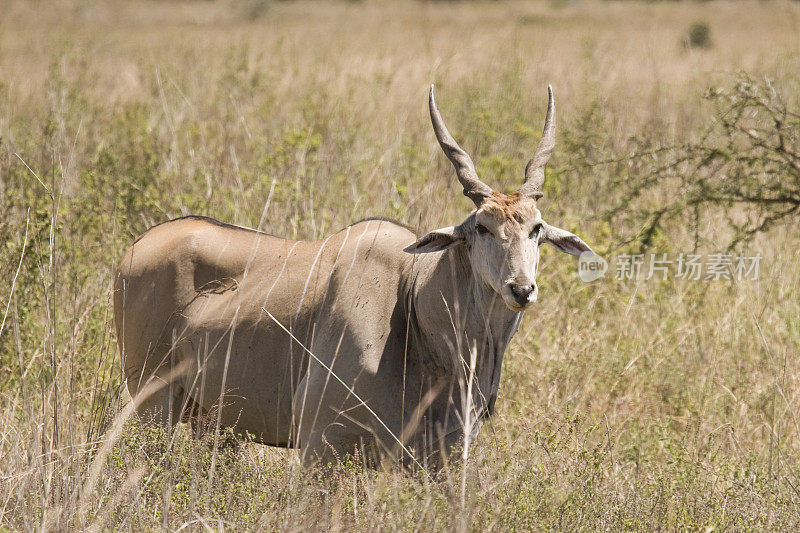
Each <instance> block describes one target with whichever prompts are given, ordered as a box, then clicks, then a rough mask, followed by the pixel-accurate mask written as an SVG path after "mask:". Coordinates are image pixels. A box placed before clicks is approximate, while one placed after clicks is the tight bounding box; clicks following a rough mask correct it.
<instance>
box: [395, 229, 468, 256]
mask: <svg viewBox="0 0 800 533" xmlns="http://www.w3.org/2000/svg"><path fill="white" fill-rule="evenodd" d="M464 242H466V239H464V232H463V230H462V229H461V226H450V227H447V228H441V229H437V230H434V231H432V232H430V233H428V234H427V235H425V236H423V237H420V238H419V239H417V242H415V243H413V244H409V245H408V246H406V247H405V248H403V251H404V252H408V253H410V254H424V253H427V252H439V251H441V250H446V249H448V248H451V247H453V246H456V245H458V244H463V243H464Z"/></svg>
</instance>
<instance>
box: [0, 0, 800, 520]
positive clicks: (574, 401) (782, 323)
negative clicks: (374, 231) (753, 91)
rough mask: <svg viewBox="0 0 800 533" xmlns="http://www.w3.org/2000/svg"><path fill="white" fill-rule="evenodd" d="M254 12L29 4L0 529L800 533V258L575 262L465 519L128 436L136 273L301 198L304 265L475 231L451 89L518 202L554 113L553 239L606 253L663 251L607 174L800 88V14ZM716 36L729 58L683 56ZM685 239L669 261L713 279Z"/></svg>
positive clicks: (494, 434)
mask: <svg viewBox="0 0 800 533" xmlns="http://www.w3.org/2000/svg"><path fill="white" fill-rule="evenodd" d="M253 5H255V4H253V3H247V6H245V7H242V4H237V3H235V2H232V1H217V2H155V1H154V2H122V1H111V0H109V1H107V2H100V1H94V2H68V1H58V2H54V3H52V4H50V3H45V2H14V1H8V0H4V1H0V12H2V13H3V15H2V18H0V247H2V250H3V253H2V256H0V273H1V274H2V279H4V280H5V282H3V283H2V284H0V303H2V306H0V312H2V313H3V319H4V326H3V329H2V332H0V420H1V422H0V529H2V528H9V529H72V528H88V527H92V528H95V529H104V528H123V529H132V530H141V529H159V528H167V529H179V528H182V527H186V528H188V529H192V530H199V529H208V528H211V529H223V528H230V529H236V530H238V529H287V530H308V529H325V528H328V529H337V530H340V529H348V530H349V529H353V528H356V529H379V528H380V529H403V530H412V529H413V530H417V529H418V530H429V529H442V530H449V529H474V530H484V529H489V528H493V529H498V530H511V529H518V530H544V529H557V530H575V529H584V530H586V529H588V530H598V529H602V530H606V529H607V530H618V529H636V530H653V529H670V530H672V529H707V528H714V529H734V530H740V529H766V528H770V529H780V530H791V529H797V528H798V526H800V509H798V504H800V465H798V458H800V428H799V427H798V421H797V416H798V414H799V413H800V390H798V386H799V385H798V384H800V357H799V355H800V309H799V307H800V287H799V286H798V284H799V283H800V282H799V281H798V280H800V267H799V266H798V264H800V262H798V260H797V251H796V250H797V245H798V242H800V235H798V234H797V231H796V230H795V228H791V227H789V228H783V229H781V230H780V231H775V232H773V233H772V234H769V235H765V236H762V237H761V238H759V239H758V240H757V241H756V242H754V243H753V244H752V245H751V248H750V249H749V250H748V252H750V253H754V252H756V251H759V252H761V253H762V254H763V255H764V258H765V259H764V261H763V263H762V275H761V277H760V279H759V281H758V282H750V283H735V284H732V283H726V282H717V283H697V282H680V281H677V280H670V281H667V282H663V283H662V282H655V281H650V282H641V283H633V282H621V281H616V280H614V279H606V280H605V281H602V282H596V283H594V284H590V285H589V284H583V283H581V282H579V281H578V279H577V277H576V276H575V266H574V264H573V262H572V261H570V260H569V259H565V257H563V256H557V255H556V254H555V253H551V251H550V250H546V251H545V252H544V257H543V267H542V273H541V275H540V276H539V279H540V283H541V292H540V294H541V298H540V299H541V303H540V304H539V306H538V307H537V308H536V309H535V310H534V311H531V312H530V313H528V315H529V316H527V317H526V318H525V320H524V322H523V326H522V329H521V330H520V332H519V334H518V335H517V336H516V338H515V340H514V342H513V345H512V347H511V349H510V352H509V353H508V354H507V357H506V359H505V368H504V375H503V380H502V384H501V388H500V398H499V402H498V409H499V412H498V414H497V416H496V417H495V418H494V419H493V421H492V423H491V424H490V425H488V426H486V427H485V428H484V430H483V432H482V434H481V437H480V439H479V441H478V442H477V444H476V445H475V446H474V448H473V450H472V456H471V457H470V459H469V460H468V461H467V463H466V466H465V468H466V472H467V487H468V497H467V498H466V499H465V501H464V502H462V501H461V498H460V494H459V490H458V486H459V475H460V472H457V471H446V472H445V473H444V475H443V476H442V477H441V478H440V479H437V480H435V481H431V480H428V479H426V478H425V477H424V476H419V477H415V476H409V475H404V474H400V473H397V472H379V473H375V472H363V471H361V469H360V468H359V467H358V466H356V465H352V464H348V465H344V466H342V467H341V468H340V469H339V470H337V471H336V472H334V473H332V474H329V475H328V476H327V477H325V476H321V475H320V474H319V473H317V472H313V471H307V470H303V469H301V468H299V466H298V464H297V458H296V456H295V454H294V452H290V451H289V452H287V451H283V450H275V449H271V448H266V447H262V446H258V445H255V444H245V445H243V446H241V447H239V448H236V447H226V448H224V449H223V450H222V452H221V455H220V458H219V459H218V464H217V466H216V473H215V476H214V478H213V480H211V481H209V473H208V468H209V464H210V461H211V455H212V450H211V449H210V447H209V446H208V445H207V444H203V443H198V442H195V441H193V440H192V439H190V438H189V437H188V435H187V433H188V432H187V430H186V428H180V429H179V430H178V431H177V432H176V433H174V434H172V435H164V434H160V433H158V432H156V431H153V430H151V429H148V428H142V427H139V426H138V424H136V423H135V421H132V420H127V419H125V418H124V414H125V411H124V405H125V402H126V398H127V397H126V395H125V393H124V392H121V388H120V376H119V366H118V363H117V355H116V344H115V340H114V339H113V334H112V328H111V325H110V324H111V323H110V320H109V314H110V312H111V309H110V305H109V287H110V272H111V268H112V266H113V265H114V263H115V259H116V257H118V256H119V255H120V254H121V252H122V251H123V250H124V249H125V247H126V246H127V245H128V244H129V243H130V241H131V238H132V237H133V236H134V235H136V234H138V233H139V232H141V231H143V230H144V229H146V228H147V227H148V226H149V225H151V224H153V223H155V222H158V221H162V220H165V219H167V218H171V217H174V216H179V215H181V214H183V213H188V212H193V213H195V214H206V215H211V216H215V217H217V218H220V219H222V220H226V221H230V222H235V223H240V224H246V225H250V226H257V225H259V221H260V220H261V218H262V212H263V210H264V206H265V202H266V200H267V197H268V196H269V194H270V190H271V189H273V187H274V190H273V192H272V200H271V202H270V204H269V210H268V211H267V215H266V217H265V218H264V223H263V224H262V227H263V228H264V229H267V230H269V231H271V232H274V233H276V234H280V235H285V236H290V237H297V238H314V237H318V236H321V235H323V234H326V233H328V232H330V231H332V230H335V229H338V228H339V227H342V226H344V225H346V224H347V223H349V222H352V221H353V220H356V219H358V218H360V217H362V216H365V215H376V214H386V215H389V216H393V217H396V218H399V219H401V220H403V221H406V222H408V223H410V224H411V225H413V226H418V227H420V228H423V229H428V228H432V227H439V226H441V225H444V224H445V223H448V224H449V223H453V222H456V221H458V220H460V218H461V217H463V216H464V215H465V214H466V213H467V210H468V208H469V202H468V201H467V200H466V199H464V198H462V197H461V196H460V193H459V188H458V187H457V186H456V184H455V179H454V176H453V174H452V171H451V169H450V168H449V164H448V163H447V162H446V160H445V158H444V157H443V156H442V155H441V154H440V152H439V151H438V147H437V146H436V144H435V141H434V139H433V136H432V134H431V133H430V126H429V123H428V118H427V114H426V108H425V97H426V90H427V87H428V85H429V84H430V83H431V82H436V83H437V87H438V94H437V96H438V99H439V100H440V106H441V108H442V112H443V113H444V114H445V116H446V119H447V121H448V125H449V126H450V128H451V130H452V131H453V133H454V134H455V135H456V137H457V138H458V139H459V141H462V142H461V144H462V145H463V146H464V147H465V148H467V149H468V150H469V151H471V152H472V153H473V154H474V157H475V159H476V161H477V164H478V168H479V171H481V172H482V174H483V176H484V178H485V179H486V180H487V181H489V182H491V183H493V184H497V185H498V186H499V187H504V188H506V189H510V188H512V187H513V186H514V185H516V184H517V183H518V182H519V181H520V180H521V178H522V169H523V165H524V161H525V160H526V156H528V155H529V154H530V152H531V150H532V147H533V146H535V142H536V141H537V140H538V135H539V127H540V123H541V120H542V118H543V115H544V106H545V98H546V91H545V87H546V84H547V83H552V84H553V86H554V87H555V89H556V95H557V101H558V104H559V127H560V130H559V145H558V147H557V153H556V155H555V157H554V162H553V163H554V164H553V166H552V172H551V173H550V174H549V175H548V182H547V186H546V187H547V188H546V193H547V196H546V200H545V202H544V203H543V210H544V214H545V217H546V219H547V220H548V221H550V222H551V223H554V224H557V225H560V226H563V227H566V228H569V229H571V230H575V231H577V232H579V233H580V234H581V235H582V236H584V237H585V240H586V241H587V242H589V243H591V244H592V245H593V247H595V248H596V249H598V250H600V251H601V252H603V251H606V252H609V251H612V250H616V247H617V246H618V245H619V242H617V241H616V240H615V237H613V236H614V235H617V234H618V232H617V231H616V230H617V229H622V230H626V231H627V232H631V231H635V230H636V228H630V227H629V228H610V227H608V225H607V223H606V222H604V219H603V217H602V216H600V215H601V214H602V213H603V212H604V210H606V209H607V208H609V207H611V206H613V205H615V202H616V201H617V200H618V198H619V191H617V190H616V189H615V187H614V186H613V185H612V184H613V183H614V180H615V179H617V178H619V176H617V175H615V174H614V172H615V170H614V169H615V168H616V167H614V166H603V165H600V166H590V165H588V164H587V163H588V162H590V161H597V160H603V159H610V158H616V157H620V156H623V155H625V154H627V153H630V151H631V150H633V149H634V148H635V147H637V146H640V145H641V144H640V143H642V142H646V141H652V142H654V143H660V142H669V141H670V140H674V139H682V138H687V137H692V136H696V135H698V134H699V133H700V132H701V131H703V129H704V126H705V125H706V124H707V122H708V120H710V116H711V115H710V111H709V109H707V106H705V105H704V104H703V102H702V99H701V95H702V93H703V91H704V90H705V88H706V87H708V86H710V85H713V84H720V83H721V84H725V83H727V80H729V79H730V76H731V74H732V73H734V72H735V71H737V70H739V69H744V70H747V71H749V72H750V73H752V74H753V75H755V76H760V75H768V76H770V77H771V78H772V79H774V80H775V83H776V86H777V87H779V88H780V87H784V88H796V87H797V72H798V67H800V32H798V31H797V28H798V27H800V6H798V4H797V3H789V2H779V1H775V2H758V3H755V2H709V3H693V2H692V3H683V2H681V3H672V2H669V3H655V4H650V3H648V4H640V3H635V2H588V1H587V2H575V3H560V2H531V3H523V2H508V3H506V2H500V3H483V2H476V3H463V4H462V3H413V2H405V1H399V2H388V1H387V2H363V3H338V2H286V3H283V2H279V3H273V4H269V5H268V7H267V8H266V9H265V10H264V11H263V13H261V16H260V17H259V18H255V19H253V18H252V17H251V15H253V11H252V6H253ZM695 21H705V22H707V23H708V25H709V28H710V35H711V40H712V46H711V47H710V48H708V49H690V50H687V49H686V48H684V47H683V45H682V38H683V36H684V35H685V33H686V31H687V30H688V28H689V27H690V26H691V24H692V23H693V22H695ZM786 94H787V97H789V98H791V99H794V104H795V108H797V107H796V104H797V99H798V97H797V94H798V93H797V92H796V91H794V92H792V91H787V93H786ZM16 154H18V155H19V157H18V156H17V155H16ZM22 160H24V162H25V163H27V165H28V166H29V167H30V169H29V168H27V167H26V166H25V165H23V163H22ZM640 168H641V170H640V171H641V172H646V171H647V169H646V167H644V166H643V167H640ZM33 172H35V173H36V177H34V175H33ZM37 177H38V178H39V180H37ZM653 196H654V197H656V198H657V197H658V194H657V192H656V194H654V195H653ZM443 199H447V200H448V201H447V202H444V201H443ZM26 228H27V232H26ZM703 231H704V232H706V234H707V235H709V236H713V235H715V232H716V231H717V229H716V228H715V227H713V226H712V225H709V226H707V227H704V228H703ZM687 233H688V232H687V229H686V228H685V227H683V226H682V225H681V224H676V225H675V227H673V228H671V230H670V232H669V233H667V234H665V235H663V236H662V237H661V239H660V240H659V241H658V243H657V246H658V247H659V251H662V250H663V251H667V252H670V253H677V252H680V251H688V250H689V248H690V246H691V239H690V238H689V235H688V234H687ZM26 235H27V238H26ZM23 243H25V244H24V245H23ZM711 251H713V250H711ZM12 288H13V294H12ZM6 302H8V312H7V313H6V312H5V310H6ZM120 413H121V414H120ZM115 417H116V420H117V422H118V425H117V426H114V424H113V423H112V421H113V420H114V419H115ZM109 428H112V430H110V431H107V430H108V429H109ZM113 428H117V430H118V432H117V433H115V432H114V431H113ZM115 435H117V436H118V437H119V439H118V440H113V439H112V440H109V439H111V438H112V437H114V436H115Z"/></svg>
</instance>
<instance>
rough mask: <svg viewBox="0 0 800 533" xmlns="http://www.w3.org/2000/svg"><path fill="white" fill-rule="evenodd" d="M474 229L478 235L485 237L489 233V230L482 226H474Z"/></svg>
mask: <svg viewBox="0 0 800 533" xmlns="http://www.w3.org/2000/svg"><path fill="white" fill-rule="evenodd" d="M475 229H477V230H478V233H480V234H481V235H486V234H487V233H489V230H488V229H487V227H486V226H484V225H483V224H476V225H475Z"/></svg>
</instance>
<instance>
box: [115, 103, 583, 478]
mask: <svg viewBox="0 0 800 533" xmlns="http://www.w3.org/2000/svg"><path fill="white" fill-rule="evenodd" d="M548 94H549V101H548V108H547V118H546V119H545V125H544V132H543V136H542V139H541V142H540V144H539V146H538V147H537V149H536V152H535V153H534V155H533V158H532V159H531V160H530V162H529V163H528V165H527V167H526V169H525V180H524V183H523V184H522V186H521V187H520V188H519V190H518V191H516V192H514V193H513V194H503V193H501V192H498V191H496V190H493V189H491V188H490V187H488V186H487V185H486V184H484V183H483V182H482V181H481V180H480V179H479V178H478V175H477V173H476V171H475V166H474V164H473V162H472V159H471V158H470V156H469V155H468V154H467V153H466V152H465V151H464V150H462V149H461V148H460V147H459V146H458V144H456V142H455V140H454V139H453V137H452V136H451V135H450V133H449V132H448V130H447V128H446V127H445V124H444V122H443V120H442V117H441V115H440V114H439V110H438V109H437V107H436V102H435V100H434V93H433V87H431V90H430V96H429V109H430V116H431V121H432V122H433V129H434V132H435V134H436V138H437V139H438V141H439V144H440V145H441V148H442V149H443V150H444V152H445V154H446V155H447V157H448V158H449V159H450V161H451V162H452V164H453V166H454V167H455V170H456V174H457V176H458V180H459V182H460V183H461V185H462V186H463V188H464V194H465V195H466V196H467V197H469V198H470V199H471V200H472V201H473V202H474V204H475V207H476V209H475V210H474V211H472V213H471V214H470V215H469V216H468V217H467V218H466V220H464V221H463V222H461V224H458V225H456V226H450V227H446V228H442V229H437V230H435V231H432V232H430V233H428V234H427V235H424V236H423V237H420V238H417V236H416V235H415V234H414V233H413V232H412V231H411V230H409V229H408V228H407V227H405V226H403V225H401V224H398V223H395V222H392V221H389V220H386V219H366V220H362V221H360V222H357V223H355V224H353V225H351V226H349V227H347V228H345V229H343V230H341V231H339V232H338V233H335V234H333V235H331V236H329V237H327V238H324V239H322V240H319V241H314V242H307V241H292V240H288V239H282V238H279V237H275V236H272V235H268V234H266V233H262V232H260V231H256V230H252V229H247V228H244V227H239V226H233V225H229V224H224V223H221V222H217V221H215V220H212V219H209V218H203V217H184V218H180V219H177V220H173V221H170V222H166V223H163V224H160V225H158V226H155V227H153V228H151V229H150V230H148V231H147V232H145V233H144V234H143V235H141V236H140V237H139V238H137V239H136V240H135V242H134V243H133V245H132V246H131V247H130V249H129V250H128V251H127V253H126V254H125V256H124V258H123V259H122V261H121V263H120V265H119V268H118V270H117V273H116V278H115V291H114V316H115V322H116V328H117V335H118V339H119V343H120V350H121V356H122V361H123V368H124V372H125V377H126V381H127V387H128V390H129V391H130V393H131V396H132V397H133V398H134V402H135V407H136V410H137V412H138V413H139V415H140V416H142V417H144V418H146V419H148V420H152V421H154V422H155V423H158V424H164V425H172V424H175V423H177V422H179V421H181V420H186V419H187V418H191V419H192V420H195V421H196V420H197V419H198V418H202V417H207V418H208V419H211V420H212V421H213V422H215V423H216V427H217V428H219V427H226V428H232V429H233V430H234V431H236V432H241V433H245V432H246V433H248V434H250V435H251V436H252V437H253V438H254V439H255V440H257V441H258V442H261V443H264V444H269V445H273V446H284V447H294V448H299V449H300V454H301V457H302V460H303V462H304V463H313V462H317V461H322V462H327V461H330V460H333V459H338V458H342V457H344V456H345V455H347V454H352V453H356V452H360V453H365V454H366V456H368V457H376V458H385V457H393V458H397V459H402V460H403V461H404V462H405V463H409V462H413V463H416V464H422V465H426V466H429V467H432V468H435V467H436V466H437V465H439V464H441V461H442V460H443V458H445V457H446V454H443V453H441V452H442V451H447V452H448V453H449V452H450V451H451V450H452V449H454V448H456V447H457V446H459V445H460V444H469V442H470V441H471V440H473V439H474V438H475V437H476V435H477V433H478V430H479V428H480V426H481V423H482V422H483V420H484V419H485V418H487V417H488V416H489V415H490V414H491V413H492V412H493V410H494V407H495V402H496V399H497V391H498V386H499V384H500V369H501V365H502V361H503V353H504V352H505V350H506V348H507V346H508V343H509V341H510V339H511V337H512V336H513V335H514V333H515V332H516V331H517V328H518V326H519V323H520V319H521V317H522V313H523V311H525V310H526V309H528V308H529V307H530V306H531V304H532V303H533V302H535V301H536V298H537V285H536V273H537V268H538V265H539V246H540V245H541V244H542V243H547V244H550V245H553V246H555V247H556V248H558V249H559V250H561V251H563V252H566V253H569V254H573V255H579V254H581V253H583V252H588V251H590V250H589V247H588V246H587V245H586V244H585V243H584V242H583V241H582V240H581V239H580V238H578V237H577V236H575V235H573V234H572V233H569V232H567V231H565V230H563V229H559V228H556V227H553V226H550V225H548V224H547V223H545V222H544V220H543V219H542V215H541V213H540V212H539V209H538V208H537V204H536V202H537V200H538V199H539V198H540V197H541V196H542V184H543V182H544V177H545V172H544V168H545V164H546V163H547V160H548V158H549V157H550V154H551V152H552V151H553V147H554V145H555V102H554V98H553V93H552V89H551V88H549V89H548ZM179 367H180V368H181V372H179V373H177V374H176V373H175V369H176V368H179ZM154 383H155V384H158V383H160V384H161V386H157V387H154V388H152V390H151V391H150V393H149V394H146V395H145V394H141V392H142V391H143V390H144V389H145V388H146V386H147V385H148V384H151V385H152V384H154Z"/></svg>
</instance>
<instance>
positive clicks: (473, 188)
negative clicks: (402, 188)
mask: <svg viewBox="0 0 800 533" xmlns="http://www.w3.org/2000/svg"><path fill="white" fill-rule="evenodd" d="M548 97H549V98H548V105H547V117H546V118H545V123H544V131H543V133H542V140H541V141H540V142H539V146H538V147H537V148H536V151H535V152H534V154H533V158H532V159H531V160H530V161H529V162H528V165H527V166H526V168H525V181H524V182H523V184H522V186H521V187H520V188H519V189H518V190H517V191H516V192H514V193H512V194H503V193H501V192H498V191H496V190H493V189H491V188H490V187H489V186H487V185H486V184H485V183H483V182H482V181H481V180H480V178H478V174H477V172H476V171H475V165H474V163H473V162H472V158H470V156H469V155H468V154H467V153H466V152H465V151H464V150H463V149H461V147H460V146H458V144H457V143H456V141H455V140H454V139H453V137H452V136H451V135H450V132H449V131H447V127H446V126H445V125H444V121H443V120H442V116H441V115H440V114H439V110H438V108H437V107H436V101H435V100H434V95H433V86H431V91H430V97H429V100H428V105H429V108H430V114H431V122H432V123H433V131H434V132H435V133H436V138H437V139H438V141H439V145H440V146H441V147H442V150H444V153H445V154H446V155H447V157H448V158H449V159H450V161H451V162H452V163H453V166H454V167H455V170H456V175H457V176H458V181H459V182H461V185H462V187H463V188H464V195H465V196H467V197H468V198H469V199H470V200H472V201H473V202H474V203H475V207H476V209H475V210H474V211H473V212H472V213H471V214H470V216H469V217H467V219H466V220H464V222H462V223H461V224H459V225H458V226H450V227H446V228H441V229H437V230H435V231H432V232H430V233H428V234H427V235H425V236H423V237H421V238H420V239H418V240H417V241H416V242H415V243H413V244H411V245H410V246H408V247H407V248H406V249H405V250H406V251H407V252H411V253H426V252H437V251H441V250H445V249H447V248H451V247H454V246H466V247H467V250H468V256H469V260H470V263H471V265H472V270H473V272H474V273H475V275H476V278H478V279H481V280H483V282H485V283H486V285H488V286H489V287H491V289H492V290H494V292H496V293H497V294H499V295H500V296H501V297H502V298H503V301H504V302H505V304H506V306H507V307H508V308H509V309H511V310H512V311H516V312H519V311H523V310H525V309H526V308H527V307H528V306H529V305H530V304H531V303H533V302H535V301H536V298H537V295H538V287H537V286H536V271H537V268H538V266H539V246H541V245H542V244H543V243H547V244H550V245H552V246H554V247H556V248H558V249H559V250H561V251H562V252H566V253H568V254H572V255H580V254H581V253H583V252H591V249H590V248H589V246H587V245H586V243H584V242H583V241H582V240H581V239H580V238H579V237H578V236H576V235H573V234H572V233H570V232H568V231H566V230H563V229H560V228H556V227H554V226H551V225H549V224H547V223H546V222H545V221H544V220H543V219H542V214H541V212H539V209H538V208H537V206H536V201H537V200H538V199H539V198H541V197H542V185H543V183H544V167H545V165H546V164H547V161H548V159H549V158H550V154H551V153H552V152H553V148H554V146H555V135H556V123H555V113H556V106H555V99H554V98H553V89H552V87H548Z"/></svg>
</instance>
